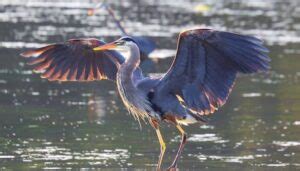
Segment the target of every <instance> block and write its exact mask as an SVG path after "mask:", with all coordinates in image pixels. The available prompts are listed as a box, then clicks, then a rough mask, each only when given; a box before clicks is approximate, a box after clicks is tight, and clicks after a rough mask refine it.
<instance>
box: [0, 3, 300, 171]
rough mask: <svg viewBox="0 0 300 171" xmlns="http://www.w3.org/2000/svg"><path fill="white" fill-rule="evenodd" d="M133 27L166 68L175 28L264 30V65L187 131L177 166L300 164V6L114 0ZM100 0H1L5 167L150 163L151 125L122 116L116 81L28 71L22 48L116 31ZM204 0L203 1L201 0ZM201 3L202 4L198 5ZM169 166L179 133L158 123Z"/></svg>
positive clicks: (1, 156)
mask: <svg viewBox="0 0 300 171" xmlns="http://www.w3.org/2000/svg"><path fill="white" fill-rule="evenodd" d="M110 3H111V5H112V7H113V8H114V9H116V13H117V16H118V17H120V18H122V20H124V25H125V27H126V29H127V31H128V32H129V33H134V35H146V36H149V37H151V38H152V39H154V40H155V41H156V42H157V47H158V50H157V51H156V52H154V54H152V55H151V57H152V58H153V61H155V64H156V65H155V67H154V68H152V70H151V72H153V73H162V72H165V71H166V70H167V69H168V67H169V65H170V63H171V61H172V58H171V56H172V55H173V54H174V52H175V51H174V50H175V48H176V37H177V35H178V33H179V32H180V31H182V30H183V29H186V28H190V27H196V26H198V27H199V26H201V27H210V28H215V29H219V30H228V31H234V32H239V33H244V34H250V35H255V36H257V37H260V38H262V39H263V40H264V41H265V44H266V45H267V46H268V48H270V51H271V53H270V57H271V58H272V69H271V71H270V72H269V73H267V74H256V75H250V76H244V75H241V76H239V78H238V80H237V83H236V86H235V88H234V90H233V93H232V94H231V96H230V97H229V99H228V102H227V104H226V105H225V106H224V107H223V108H221V109H220V110H219V111H217V112H216V113H215V114H214V115H212V116H211V117H210V118H209V123H208V124H207V125H192V126H189V127H187V128H186V130H187V132H188V134H189V139H188V140H189V143H188V144H187V146H186V148H185V150H184V152H183V155H182V158H181V160H180V162H179V168H180V170H200V169H203V170H221V169H222V170H228V171H232V170H297V169H300V136H299V135H300V115H299V113H300V105H299V104H300V86H299V85H300V58H299V54H300V50H299V49H300V32H299V30H300V4H299V1H297V0H266V1H257V0H250V1H249V0H242V1H235V0H226V1H225V0H213V1H211V0H204V1H194V0H189V1H186V0H177V1H176V3H174V1H173V0H164V1H156V0H150V1H128V0H126V1H112V2H110ZM94 4H95V1H84V2H82V1H79V0H78V1H71V0H69V1H68V0H64V1H63V0H56V1H51V2H50V1H42V0H34V1H19V0H1V2H0V35H1V36H0V59H1V62H0V116H1V119H0V167H1V169H15V170H20V169H26V170H32V169H37V170H39V169H58V170H59V169H95V168H98V169H101V170H108V171H114V170H120V169H121V168H122V169H123V170H155V165H156V162H157V158H158V154H159V145H158V142H157V139H156V135H155V132H154V131H153V129H152V128H151V127H150V126H149V125H147V124H143V126H142V129H140V128H139V125H138V123H137V122H135V121H134V119H133V118H132V117H131V116H130V115H129V114H128V112H127V111H126V109H125V108H124V106H123V104H122V103H121V101H120V99H119V96H118V94H117V92H116V87H115V85H114V84H113V83H111V82H105V81H103V82H92V83H63V84H61V83H57V82H48V81H46V80H42V79H40V78H39V76H38V75H37V74H33V73H32V72H31V70H30V67H28V66H26V65H25V62H24V60H23V59H22V58H20V56H19V55H18V54H19V53H20V52H22V51H24V50H27V49H30V48H36V47H41V46H43V45H45V44H49V43H53V42H63V41H65V40H67V39H69V38H78V37H96V38H99V39H101V40H105V41H111V40H113V39H115V38H118V37H119V36H120V31H119V30H117V29H116V28H115V25H114V23H113V22H112V19H111V18H110V17H109V16H108V15H107V13H106V12H105V11H99V12H98V13H97V15H95V16H92V17H88V16H87V14H86V10H87V9H88V8H90V7H92V6H94ZM203 6H204V7H206V8H204V7H203ZM203 9H205V10H203ZM162 133H163V135H164V137H165V140H166V142H167V152H166V155H165V160H164V167H165V168H166V167H167V166H168V165H169V164H170V163H171V161H172V159H173V157H174V155H175V152H176V148H177V146H178V143H179V140H180V136H179V134H178V132H177V131H176V130H175V128H174V127H173V126H170V125H167V124H164V125H163V126H162Z"/></svg>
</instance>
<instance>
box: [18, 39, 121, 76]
mask: <svg viewBox="0 0 300 171" xmlns="http://www.w3.org/2000/svg"><path fill="white" fill-rule="evenodd" d="M103 44H104V42H102V41H100V40H97V39H71V40H69V41H67V42H66V43H59V44H52V45H48V46H45V47H42V48H39V49H35V50H30V51H27V52H24V53H22V54H21V55H22V56H24V57H26V58H28V64H30V65H33V68H34V71H37V72H41V77H42V78H47V79H48V80H50V81H54V80H58V81H93V80H102V79H109V80H115V79H116V73H117V70H118V65H120V64H122V63H123V62H124V60H125V59H124V57H123V56H122V55H121V54H119V53H118V52H116V51H112V50H107V51H93V48H94V47H97V46H100V45H103Z"/></svg>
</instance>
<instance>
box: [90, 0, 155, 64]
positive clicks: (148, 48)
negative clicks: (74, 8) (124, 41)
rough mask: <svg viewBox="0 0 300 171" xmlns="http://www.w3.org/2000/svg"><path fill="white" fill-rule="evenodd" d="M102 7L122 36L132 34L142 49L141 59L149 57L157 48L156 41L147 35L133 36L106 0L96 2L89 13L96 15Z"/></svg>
mask: <svg viewBox="0 0 300 171" xmlns="http://www.w3.org/2000/svg"><path fill="white" fill-rule="evenodd" d="M100 9H105V10H106V11H107V12H108V14H109V15H110V17H111V18H112V19H113V21H114V23H115V24H116V26H117V28H118V29H119V30H120V31H121V34H122V36H130V37H131V38H132V39H133V40H134V41H135V42H136V44H137V45H138V46H139V49H140V53H141V60H142V61H143V60H145V59H148V56H149V54H150V53H151V52H153V51H154V50H155V47H156V45H155V42H154V41H153V40H152V39H150V38H149V37H146V36H133V35H131V34H129V33H128V32H127V31H126V29H125V28H124V27H123V25H122V22H121V21H120V20H119V19H118V18H117V17H116V15H115V12H114V10H113V9H112V8H111V7H110V5H109V4H108V3H106V1H103V2H100V3H98V4H96V5H95V7H94V8H90V9H89V10H88V15H89V16H92V15H95V12H96V11H97V10H100Z"/></svg>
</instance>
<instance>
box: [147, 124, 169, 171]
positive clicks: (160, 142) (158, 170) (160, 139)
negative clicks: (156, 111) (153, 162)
mask: <svg viewBox="0 0 300 171" xmlns="http://www.w3.org/2000/svg"><path fill="white" fill-rule="evenodd" d="M150 124H151V125H152V127H153V128H154V129H155V132H156V135H157V138H158V141H159V144H160V155H159V159H158V163H157V171H160V167H161V163H162V160H163V157H164V154H165V151H166V144H165V142H164V139H163V137H162V135H161V133H160V130H159V125H158V122H157V121H156V120H153V119H151V120H150Z"/></svg>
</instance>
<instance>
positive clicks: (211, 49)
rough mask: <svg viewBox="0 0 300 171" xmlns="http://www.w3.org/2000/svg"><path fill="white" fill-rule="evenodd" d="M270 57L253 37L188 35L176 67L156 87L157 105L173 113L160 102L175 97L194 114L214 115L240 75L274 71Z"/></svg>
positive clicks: (210, 33) (199, 31)
mask: <svg viewBox="0 0 300 171" xmlns="http://www.w3.org/2000/svg"><path fill="white" fill-rule="evenodd" d="M267 53H268V49H267V48H266V47H264V46H263V42H262V41H261V40H259V39H257V38H254V37H251V36H244V35H239V34H235V33H229V32H220V31H214V30H210V29H195V30H189V31H185V32H183V33H181V34H180V36H179V38H178V46H177V54H176V57H175V59H174V61H173V63H172V66H171V67H170V69H169V70H168V72H167V73H166V74H165V75H164V76H163V77H161V78H160V80H159V82H158V83H157V85H156V86H155V97H156V98H154V103H157V105H160V107H161V108H162V109H165V110H170V109H171V110H172V107H171V106H170V105H169V104H168V103H160V102H159V100H160V101H162V100H163V98H164V97H166V98H170V94H171V95H172V96H173V97H174V98H175V96H179V97H180V98H181V99H183V102H182V104H183V105H184V106H185V107H186V108H187V109H189V110H190V111H193V112H196V113H198V114H200V115H201V114H210V113H213V112H214V111H215V110H217V109H218V108H219V107H221V106H222V105H223V104H224V103H225V102H226V100H227V98H228V96H229V94H230V92H231V90H232V88H233V86H234V82H235V79H236V75H237V73H239V72H241V73H254V72H259V71H267V70H268V69H269V68H270V66H269V63H270V58H269V57H268V56H267ZM155 100H156V101H155ZM171 112H173V113H175V114H176V111H171Z"/></svg>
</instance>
